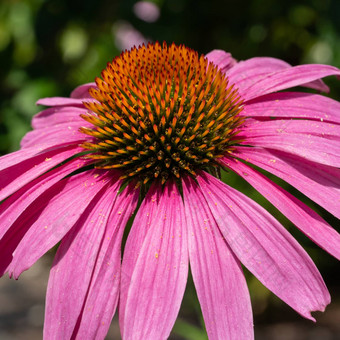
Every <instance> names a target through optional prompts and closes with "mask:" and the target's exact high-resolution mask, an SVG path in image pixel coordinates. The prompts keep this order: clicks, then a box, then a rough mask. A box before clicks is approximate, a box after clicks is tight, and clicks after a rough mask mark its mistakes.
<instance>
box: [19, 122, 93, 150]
mask: <svg viewBox="0 0 340 340" xmlns="http://www.w3.org/2000/svg"><path fill="white" fill-rule="evenodd" d="M88 125H89V123H87V122H85V120H84V123H83V124H82V125H80V124H79V122H73V123H68V124H59V125H55V126H52V127H48V128H45V129H39V130H33V131H30V132H28V133H26V135H25V136H24V138H23V139H22V140H21V143H20V145H21V147H22V148H30V147H37V146H41V147H42V148H43V147H44V145H46V144H47V145H54V146H60V145H65V144H81V143H83V142H85V140H87V139H89V138H90V137H89V136H87V135H85V134H84V133H81V132H80V131H79V128H80V126H85V127H87V126H88Z"/></svg>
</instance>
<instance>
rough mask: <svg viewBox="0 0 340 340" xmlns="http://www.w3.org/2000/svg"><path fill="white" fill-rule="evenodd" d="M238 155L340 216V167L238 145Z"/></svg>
mask: <svg viewBox="0 0 340 340" xmlns="http://www.w3.org/2000/svg"><path fill="white" fill-rule="evenodd" d="M234 155H235V156H237V157H239V158H241V159H243V160H245V161H247V162H250V163H252V164H254V165H256V166H259V167H260V168H262V169H264V170H267V171H269V172H271V173H272V174H274V175H276V176H278V177H280V178H282V179H283V180H284V181H286V182H287V183H289V184H291V185H292V186H294V187H295V188H296V189H298V190H299V191H301V192H302V193H303V194H305V195H306V196H307V197H309V198H310V199H312V200H313V201H315V202H316V203H318V204H319V205H321V206H322V207H323V208H325V209H326V210H328V211H329V212H330V213H332V214H333V215H334V216H336V217H338V218H340V209H339V196H340V170H339V169H336V168H332V167H329V166H326V165H322V164H318V163H314V162H310V161H308V160H306V159H301V158H299V157H297V156H294V155H290V154H287V153H284V152H280V151H277V150H269V149H262V148H256V147H253V148H248V147H241V146H239V147H235V153H234Z"/></svg>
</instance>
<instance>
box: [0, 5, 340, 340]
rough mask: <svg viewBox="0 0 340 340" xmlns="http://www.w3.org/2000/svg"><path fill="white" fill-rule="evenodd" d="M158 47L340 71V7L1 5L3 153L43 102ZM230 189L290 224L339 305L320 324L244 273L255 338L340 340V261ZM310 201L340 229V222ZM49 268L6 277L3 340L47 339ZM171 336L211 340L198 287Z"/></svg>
mask: <svg viewBox="0 0 340 340" xmlns="http://www.w3.org/2000/svg"><path fill="white" fill-rule="evenodd" d="M156 40H158V41H160V42H162V41H164V40H165V41H167V42H168V43H171V42H175V43H177V44H181V43H183V44H185V45H187V46H188V47H191V48H193V49H195V50H197V51H198V52H200V53H207V52H209V51H210V50H212V49H223V50H226V51H229V52H231V53H232V54H233V56H234V57H235V58H236V59H238V60H242V59H248V58H251V57H253V56H272V57H277V58H281V59H284V60H285V61H287V62H289V63H291V64H293V65H297V64H301V63H325V64H332V65H334V66H337V67H340V1H339V0H306V1H294V0H285V1H282V0H252V1H240V0H226V1H217V0H210V1H207V0H153V1H151V0H150V1H149V2H146V1H143V2H142V1H140V2H136V1H133V0H96V1H93V0H92V1H90V0H88V1H84V0H83V1H79V0H72V1H70V0H26V1H24V0H22V1H20V0H1V2H0V80H1V81H0V155H1V154H5V153H7V152H10V151H14V150H16V149H17V148H18V147H19V141H20V138H21V137H22V136H23V135H24V134H25V133H26V132H27V131H28V130H29V129H30V120H31V118H32V116H33V115H34V114H35V113H37V112H38V110H39V109H38V108H37V107H36V106H35V102H36V101H37V100H38V99H39V98H41V97H45V96H68V95H69V93H70V92H71V90H72V89H73V88H74V87H76V86H78V85H80V84H82V83H86V82H91V81H93V80H94V78H95V77H96V76H98V75H99V74H100V72H101V70H102V69H103V68H104V67H105V65H106V63H107V62H108V61H111V60H112V58H113V57H114V56H116V55H118V54H119V53H120V52H121V51H122V50H124V49H128V48H130V47H131V46H133V45H139V44H140V43H142V42H147V41H156ZM326 82H327V84H328V85H330V86H331V93H330V94H329V96H331V97H332V98H336V99H337V100H339V99H340V84H339V83H340V82H337V81H336V79H327V80H326ZM237 181H238V180H237ZM229 182H230V183H231V184H232V185H234V186H237V187H238V188H239V189H240V190H242V191H245V192H246V193H247V194H248V195H250V196H251V197H253V198H254V199H256V200H257V201H259V202H260V203H261V204H263V205H264V206H265V207H266V208H267V209H268V210H270V211H271V212H272V213H273V214H274V215H275V216H276V217H277V218H278V219H279V220H280V221H281V222H282V223H284V224H285V225H286V226H287V228H288V229H289V231H290V232H291V233H292V234H293V235H294V236H295V237H296V238H297V239H298V240H299V241H300V242H301V243H302V245H303V246H304V247H305V248H306V249H307V251H308V252H309V254H310V255H311V256H312V258H313V260H314V261H315V262H316V264H317V266H318V267H319V269H320V271H321V273H322V275H323V276H324V278H325V281H326V284H327V285H328V287H329V289H330V291H331V294H332V298H333V303H332V304H331V305H330V306H329V307H328V308H327V311H326V313H323V314H322V313H317V314H316V317H317V319H318V323H317V324H316V325H314V324H313V323H312V322H310V321H305V320H303V319H302V318H301V317H300V316H298V315H297V314H296V313H295V312H294V311H292V310H291V309H290V308H289V307H287V306H286V305H284V304H283V303H282V302H281V301H280V300H279V299H277V298H276V297H275V296H273V295H272V294H271V293H270V292H269V291H268V290H267V289H266V288H264V287H263V286H262V285H261V284H260V283H259V282H258V281H257V280H256V279H255V278H253V277H252V276H251V275H249V274H248V273H246V275H247V278H248V283H249V287H250V292H251V295H252V301H253V311H254V320H255V331H256V337H257V339H268V340H269V339H285V340H286V339H288V340H290V339H292V340H295V339H296V340H303V339H306V340H307V339H308V340H309V339H310V340H311V339H323V340H328V339H331V340H334V339H340V291H339V290H340V289H339V279H340V275H339V265H338V264H337V261H335V260H334V259H333V258H332V257H331V256H329V255H327V254H326V253H325V252H324V251H322V250H319V249H318V248H317V247H316V246H314V245H313V244H312V243H311V242H310V241H309V240H308V239H307V238H306V237H304V236H303V235H302V234H301V233H299V232H297V231H296V230H295V229H294V227H293V226H292V225H291V224H290V223H289V222H288V221H287V220H286V219H285V218H284V217H283V216H282V215H280V214H279V213H278V212H277V211H275V210H274V209H273V208H272V207H271V206H270V204H268V203H267V202H266V201H265V200H264V199H263V198H262V197H260V196H259V195H257V194H256V193H255V192H253V191H252V190H251V189H250V188H249V186H247V185H246V184H245V183H244V182H242V181H241V182H239V181H238V182H237V183H236V179H233V178H231V179H229ZM294 194H296V195H297V196H299V197H300V196H301V195H300V194H299V193H298V192H296V191H295V192H294ZM300 198H301V197H300ZM302 199H303V200H305V199H304V198H302ZM305 201H306V200H305ZM307 203H308V204H310V205H312V206H313V207H314V208H315V209H316V210H317V211H318V212H319V213H320V214H321V215H322V216H323V217H324V218H325V219H327V220H328V221H329V222H330V223H331V224H332V225H333V226H335V227H338V226H339V221H338V220H335V219H333V218H332V217H331V216H330V215H329V214H327V213H326V212H325V211H323V210H322V209H320V208H319V207H317V206H316V205H314V204H312V203H311V202H309V201H307ZM338 230H339V229H338ZM50 262H51V261H50V259H49V258H48V257H47V259H44V260H42V261H40V262H38V264H37V265H36V266H35V267H34V268H33V269H32V271H31V274H29V272H28V273H25V274H24V275H23V277H22V278H21V279H20V280H19V281H18V282H14V281H12V280H11V281H9V280H8V279H7V278H3V279H2V280H0V339H39V338H41V328H42V319H43V301H44V294H45V288H44V287H45V285H46V280H47V275H48V266H49V265H50ZM116 326H117V323H116V322H115V323H114V326H113V327H112V330H111V331H110V336H109V337H108V339H113V338H115V339H116V338H118V335H117V334H118V333H117V328H116ZM172 339H195V340H200V339H206V335H205V331H204V326H203V322H202V318H201V315H200V309H199V305H198V303H197V298H196V296H195V291H194V288H193V286H192V284H191V285H188V289H187V293H186V296H185V299H184V302H183V305H182V310H181V313H180V316H179V319H178V322H177V323H176V325H175V328H174V331H173V335H172ZM240 340H242V339H240Z"/></svg>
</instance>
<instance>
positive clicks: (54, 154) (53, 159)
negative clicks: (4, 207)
mask: <svg viewBox="0 0 340 340" xmlns="http://www.w3.org/2000/svg"><path fill="white" fill-rule="evenodd" d="M82 150H83V149H82V148H80V147H78V146H76V147H72V146H70V147H67V148H61V149H55V150H51V151H49V152H45V153H42V154H39V155H37V156H34V157H31V158H30V159H26V160H24V161H22V162H20V163H18V164H16V165H13V166H10V167H8V168H7V169H4V170H1V171H0V188H1V191H0V201H1V200H3V199H5V198H6V197H8V196H9V195H11V194H13V193H14V192H15V191H17V190H18V189H20V188H21V187H23V186H24V185H25V184H27V183H29V182H30V181H32V180H33V179H35V178H37V177H38V176H40V175H42V174H43V173H44V172H46V171H47V170H49V169H51V168H53V167H54V166H56V165H58V164H60V163H61V162H63V161H65V160H66V159H68V158H70V157H72V156H74V155H76V154H77V153H79V152H80V151H82Z"/></svg>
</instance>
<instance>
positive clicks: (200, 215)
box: [183, 178, 254, 340]
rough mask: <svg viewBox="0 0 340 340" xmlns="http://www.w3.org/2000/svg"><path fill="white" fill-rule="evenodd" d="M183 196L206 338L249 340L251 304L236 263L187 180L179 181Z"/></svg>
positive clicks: (202, 200) (210, 215)
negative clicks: (181, 184)
mask: <svg viewBox="0 0 340 340" xmlns="http://www.w3.org/2000/svg"><path fill="white" fill-rule="evenodd" d="M183 197H184V202H185V214H186V216H187V221H188V244H189V258H190V268H191V272H192V276H193V280H194V283H195V287H196V291H197V295H198V299H199V301H200V304H201V308H202V312H203V317H204V321H205V322H204V323H205V327H206V330H207V333H208V336H209V339H235V340H236V339H237V340H238V339H249V340H250V339H253V338H254V334H253V321H252V320H253V318H252V310H251V302H250V298H249V292H248V288H247V283H246V280H245V278H244V275H243V272H242V268H241V266H240V263H239V261H238V260H237V259H236V258H235V255H234V254H233V253H232V251H231V250H230V248H229V246H228V245H227V243H226V242H225V240H224V239H223V236H222V235H221V233H220V230H219V228H218V226H217V224H216V222H215V219H214V217H213V216H212V214H211V212H210V209H209V207H208V206H207V205H206V204H204V201H205V199H204V196H203V194H202V193H201V192H200V190H199V188H198V186H197V184H196V183H195V182H194V181H193V180H192V179H190V178H187V179H185V180H184V181H183Z"/></svg>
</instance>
